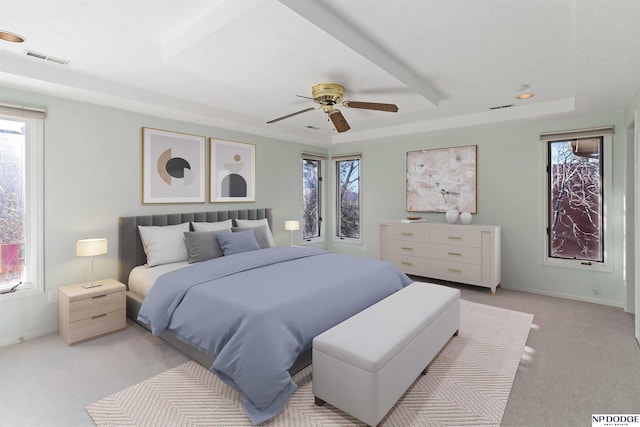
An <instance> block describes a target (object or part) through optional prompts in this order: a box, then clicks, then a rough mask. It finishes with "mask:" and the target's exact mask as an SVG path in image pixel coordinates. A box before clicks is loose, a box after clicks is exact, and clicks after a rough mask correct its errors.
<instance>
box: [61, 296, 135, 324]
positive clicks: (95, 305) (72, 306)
mask: <svg viewBox="0 0 640 427" xmlns="http://www.w3.org/2000/svg"><path fill="white" fill-rule="evenodd" d="M126 303H127V299H126V296H125V292H115V293H110V294H107V293H103V294H100V295H95V296H92V297H89V298H85V299H81V300H76V301H70V302H69V322H77V321H79V320H83V319H88V318H91V317H94V316H98V315H101V314H105V313H109V312H112V311H118V310H122V307H124V306H125V305H126Z"/></svg>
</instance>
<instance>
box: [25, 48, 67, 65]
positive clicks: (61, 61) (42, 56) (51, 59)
mask: <svg viewBox="0 0 640 427" xmlns="http://www.w3.org/2000/svg"><path fill="white" fill-rule="evenodd" d="M24 53H25V54H26V55H27V56H31V57H33V58H38V59H42V60H44V61H49V62H54V63H56V64H60V65H69V61H68V60H66V59H62V58H56V57H55V56H51V55H46V54H44V53H38V52H34V51H32V50H25V51H24Z"/></svg>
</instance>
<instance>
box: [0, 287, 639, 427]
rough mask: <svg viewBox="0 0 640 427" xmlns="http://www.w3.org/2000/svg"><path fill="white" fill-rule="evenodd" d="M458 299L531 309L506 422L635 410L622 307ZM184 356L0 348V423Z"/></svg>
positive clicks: (633, 358) (627, 320)
mask: <svg viewBox="0 0 640 427" xmlns="http://www.w3.org/2000/svg"><path fill="white" fill-rule="evenodd" d="M456 287H458V288H459V289H460V290H461V292H462V298H463V299H466V300H468V301H474V302H478V303H482V304H489V305H495V306H498V307H503V308H508V309H511V310H518V311H524V312H527V313H531V314H534V315H535V318H534V327H533V330H532V331H531V332H530V334H529V339H528V341H527V347H526V348H525V353H524V355H523V359H522V361H521V363H520V367H519V369H518V373H517V375H516V379H515V382H514V385H513V389H512V391H511V396H510V398H509V402H508V403H507V408H506V411H505V414H504V417H503V419H502V425H503V426H554V427H555V426H590V425H591V415H592V414H602V413H604V414H609V413H618V414H619V413H626V414H629V413H632V414H640V347H639V346H638V344H637V342H636V340H635V338H634V318H633V315H631V314H629V313H624V312H623V311H622V310H621V309H617V308H613V307H607V306H601V305H596V304H590V303H585V302H579V301H570V300H565V299H559V298H552V297H547V296H541V295H533V294H526V293H522V292H517V291H511V290H508V289H498V293H497V295H496V296H495V297H494V296H491V293H490V292H489V291H488V290H487V289H481V288H476V287H471V286H462V285H460V286H456ZM186 360H188V358H186V357H185V356H183V355H182V354H181V353H179V352H178V351H176V350H174V349H173V348H172V347H170V346H169V345H168V344H165V343H164V342H163V341H162V340H159V339H157V338H154V337H152V336H151V335H150V334H149V333H148V332H147V331H146V330H144V329H143V328H141V327H139V326H138V325H135V324H133V323H130V322H129V323H128V324H127V328H126V329H125V330H123V331H120V332H117V333H114V334H111V335H107V336H105V337H102V338H98V339H95V340H91V341H87V342H85V343H81V344H78V345H75V346H72V347H68V346H67V345H65V344H64V343H63V342H62V340H61V339H60V338H59V337H58V336H57V335H50V336H46V337H41V338H37V339H33V340H29V341H26V342H24V343H21V344H15V345H12V346H8V347H3V348H0V426H65V427H67V426H91V425H93V422H92V420H91V418H90V417H89V415H88V414H87V412H86V411H85V409H84V406H85V405H86V404H88V403H91V402H93V401H95V400H98V399H101V398H103V397H105V396H108V395H110V394H112V393H114V392H116V391H119V390H121V389H123V388H125V387H128V386H130V385H133V384H135V383H138V382H140V381H142V380H144V379H146V378H149V377H151V376H153V375H156V374H159V373H160V372H163V371H165V370H167V369H169V368H172V367H174V366H177V365H179V364H181V363H183V362H185V361H186Z"/></svg>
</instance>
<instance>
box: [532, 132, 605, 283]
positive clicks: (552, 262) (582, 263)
mask: <svg viewBox="0 0 640 427" xmlns="http://www.w3.org/2000/svg"><path fill="white" fill-rule="evenodd" d="M590 137H591V138H602V159H601V164H600V166H601V176H600V179H601V193H602V221H601V224H602V227H603V230H602V233H601V235H602V238H603V240H604V241H603V245H602V247H603V261H601V262H600V261H587V260H583V259H566V258H556V257H552V256H550V244H551V242H550V235H551V229H550V227H551V224H550V221H551V218H552V212H551V207H550V206H549V201H550V199H551V197H550V194H549V192H550V191H551V187H550V185H549V184H550V181H549V174H550V173H551V164H550V160H551V158H550V155H549V152H550V144H551V143H552V142H558V141H570V140H574V139H582V138H590ZM540 141H541V142H542V144H541V145H542V154H543V156H544V157H543V159H544V160H543V164H544V165H545V171H544V172H545V173H543V174H542V177H543V182H544V191H543V192H542V195H543V197H544V203H543V204H542V205H543V207H544V215H543V227H542V231H543V232H542V235H543V245H542V251H543V253H542V264H543V265H545V266H549V267H560V268H571V269H578V270H583V271H596V272H612V271H613V221H612V220H611V219H610V218H609V217H610V215H609V212H611V209H612V207H613V184H612V181H613V174H612V168H613V127H612V126H606V127H601V128H592V129H584V130H575V131H563V132H549V133H544V134H542V135H541V136H540Z"/></svg>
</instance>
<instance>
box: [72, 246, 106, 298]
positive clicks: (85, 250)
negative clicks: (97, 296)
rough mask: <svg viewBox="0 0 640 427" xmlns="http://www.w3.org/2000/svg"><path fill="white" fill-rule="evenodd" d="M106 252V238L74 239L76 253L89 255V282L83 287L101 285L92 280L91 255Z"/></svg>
mask: <svg viewBox="0 0 640 427" xmlns="http://www.w3.org/2000/svg"><path fill="white" fill-rule="evenodd" d="M106 253H107V239H82V240H76V255H77V256H90V257H91V283H87V284H86V285H83V287H84V288H94V287H96V286H102V285H101V284H100V283H97V282H94V281H93V257H94V256H96V255H103V254H106Z"/></svg>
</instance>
